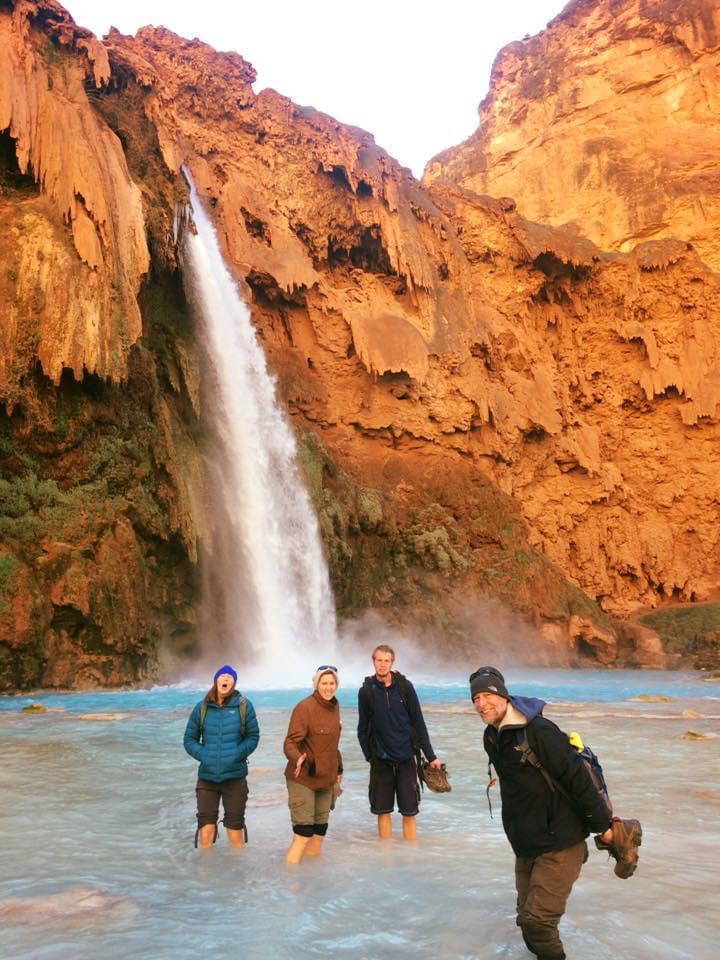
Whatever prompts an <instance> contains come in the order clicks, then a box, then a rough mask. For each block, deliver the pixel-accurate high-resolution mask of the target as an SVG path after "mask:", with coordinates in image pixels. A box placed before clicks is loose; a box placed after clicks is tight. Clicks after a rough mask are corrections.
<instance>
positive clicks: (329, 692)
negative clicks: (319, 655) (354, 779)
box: [283, 663, 342, 863]
mask: <svg viewBox="0 0 720 960" xmlns="http://www.w3.org/2000/svg"><path fill="white" fill-rule="evenodd" d="M338 683H339V681H338V674H337V667H332V666H330V664H327V663H326V664H323V665H322V666H321V667H318V668H317V670H316V671H315V674H314V676H313V689H314V692H313V693H312V694H311V695H310V696H309V697H305V699H304V700H301V701H300V703H298V704H297V705H296V706H295V709H294V710H293V712H292V716H291V717H290V724H289V726H288V732H287V736H286V737H285V743H284V745H283V749H284V750H285V756H286V757H287V758H288V763H287V767H286V768H285V780H286V782H287V788H288V806H289V807H290V819H291V821H292V828H293V840H292V843H291V844H290V847H289V848H288V852H287V855H286V857H285V862H286V863H300V861H301V860H302V858H303V856H304V855H305V854H307V855H308V856H317V855H318V854H319V853H320V849H321V847H322V843H323V840H324V838H325V834H326V833H327V828H328V820H329V819H330V810H331V808H332V805H333V796H334V794H335V792H336V785H337V784H339V783H340V781H341V780H342V757H341V756H340V751H339V750H338V744H339V742H340V728H341V724H340V704H339V703H338V701H337V697H336V696H335V691H336V690H337V688H338Z"/></svg>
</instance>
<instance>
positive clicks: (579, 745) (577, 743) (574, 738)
mask: <svg viewBox="0 0 720 960" xmlns="http://www.w3.org/2000/svg"><path fill="white" fill-rule="evenodd" d="M568 740H569V741H570V743H571V744H572V746H573V747H575V749H576V750H577V752H578V753H581V752H582V750H583V749H584V748H585V744H584V743H583V742H582V737H581V736H580V734H579V733H577V732H576V731H575V730H573V731H572V733H570V734H568Z"/></svg>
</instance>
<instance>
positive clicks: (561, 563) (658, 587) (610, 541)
mask: <svg viewBox="0 0 720 960" xmlns="http://www.w3.org/2000/svg"><path fill="white" fill-rule="evenodd" d="M576 6H577V10H576V12H575V14H573V16H575V17H577V18H580V19H579V23H580V26H579V27H578V29H581V28H582V23H583V22H584V21H582V18H581V13H582V10H583V9H584V8H583V7H582V6H581V5H576ZM616 6H617V5H616ZM588 15H589V14H588ZM563 16H564V17H566V18H567V17H568V16H569V14H568V12H567V11H566V14H564V15H563ZM561 19H562V18H561ZM0 38H1V40H2V47H1V48H0V49H2V50H3V51H4V50H7V51H8V57H7V58H3V61H2V62H3V64H7V65H8V66H4V67H3V68H2V71H1V72H0V107H1V108H2V110H0V131H2V129H3V118H5V120H4V122H5V127H4V129H5V133H4V134H1V135H2V136H3V137H4V139H3V151H4V154H3V157H4V160H3V162H4V166H5V169H6V171H7V172H6V182H7V186H6V188H5V189H4V190H3V193H2V194H1V195H0V206H2V208H3V214H4V215H3V217H2V219H1V221H0V224H1V225H0V231H2V232H1V233H0V244H2V249H3V252H4V254H6V256H7V257H8V258H9V259H8V260H7V263H8V270H7V271H6V275H5V278H2V279H0V283H3V282H4V283H11V284H12V285H13V286H12V287H8V288H7V289H6V290H5V291H4V296H5V299H4V300H3V308H2V314H0V341H1V342H2V344H3V353H2V356H3V358H4V362H3V361H0V373H2V377H1V378H0V388H1V389H2V399H3V400H4V402H5V404H6V411H7V413H6V415H5V419H4V421H3V422H2V423H0V427H2V428H3V431H4V433H3V434H0V441H2V440H3V436H5V438H6V439H5V441H4V446H3V444H2V443H0V466H2V467H3V476H4V477H6V479H4V480H3V481H2V482H3V483H4V484H5V486H4V487H2V488H0V507H2V508H3V509H4V511H5V515H6V516H5V521H4V522H3V519H2V515H0V533H2V534H3V535H4V545H0V587H3V585H4V588H5V593H4V594H3V593H1V592H0V601H2V603H3V604H4V606H2V605H0V666H2V663H4V662H6V661H8V662H9V661H10V660H12V661H13V662H18V657H19V656H20V654H19V653H18V651H19V650H20V651H24V652H25V655H26V656H25V660H24V661H23V663H25V664H27V663H30V661H31V660H32V659H33V658H34V661H33V662H36V666H35V667H32V666H30V667H27V669H25V667H23V669H24V670H25V673H22V671H21V673H22V676H21V673H18V670H17V669H16V670H15V673H14V674H13V673H12V671H11V670H10V668H8V670H9V672H8V673H7V674H6V675H7V676H11V677H14V678H15V679H14V680H11V681H9V683H10V685H12V684H13V683H14V684H15V685H16V686H17V685H22V684H23V683H24V684H25V685H28V684H30V685H32V682H33V681H34V682H36V683H40V682H42V683H45V684H52V683H58V684H62V683H67V682H69V678H70V675H71V672H72V664H73V663H75V664H77V663H81V662H82V663H84V664H85V665H86V667H87V670H88V671H90V673H89V674H88V676H90V675H91V676H92V677H94V678H95V680H96V682H117V680H118V678H122V677H123V676H125V677H126V678H130V679H132V678H134V677H136V676H137V675H140V674H141V673H142V671H143V670H144V671H148V670H152V669H153V667H152V663H151V662H146V661H147V659H148V658H147V656H145V660H144V661H143V665H142V670H141V668H140V667H139V666H137V662H138V658H139V659H140V660H142V657H143V655H142V651H143V650H146V651H147V650H154V649H155V648H156V647H157V644H158V641H159V638H160V637H164V638H165V642H166V644H167V643H169V644H170V645H171V646H172V645H173V644H175V645H176V646H183V645H186V644H187V643H188V642H191V641H188V639H187V638H188V637H192V632H193V622H194V621H195V619H196V614H195V613H194V606H195V605H196V603H197V592H196V588H195V584H194V577H195V574H194V570H195V569H196V567H195V562H196V549H197V539H198V537H200V539H202V530H201V529H200V528H201V518H198V517H197V516H195V515H194V513H193V508H192V498H191V496H190V491H191V488H192V487H193V485H194V484H195V483H196V481H197V478H198V477H199V470H200V466H199V461H198V457H197V454H196V453H195V452H194V445H193V444H194V441H193V434H194V430H195V427H196V423H197V417H198V415H200V417H201V418H202V416H203V412H202V410H201V405H200V401H199V399H198V373H197V370H198V357H197V353H196V350H195V347H194V343H193V335H192V325H191V323H190V322H189V318H188V316H187V305H186V304H185V302H184V297H183V295H182V291H181V287H180V285H179V281H178V277H179V271H180V270H181V258H180V259H178V256H177V251H176V250H175V248H174V240H173V222H174V218H175V215H176V210H177V205H178V203H179V204H180V205H182V204H184V203H186V202H187V194H186V191H185V188H184V184H183V181H182V177H181V175H180V167H181V165H183V164H185V165H186V166H187V168H188V169H189V170H190V171H191V173H192V175H193V177H194V179H195V181H196V183H197V184H198V186H199V189H200V191H201V193H202V195H203V197H204V198H205V200H206V202H207V203H208V205H209V208H210V209H211V211H212V212H213V215H214V217H215V219H216V222H217V224H218V227H219V228H220V236H221V240H222V242H223V244H224V246H225V249H226V254H227V257H228V261H229V263H230V264H231V266H232V268H233V270H234V271H235V274H236V276H237V277H238V279H239V280H241V281H242V282H244V283H246V284H247V289H248V290H249V292H250V295H251V298H252V309H253V317H254V320H255V323H256V326H257V328H258V332H259V335H260V336H261V338H262V340H263V343H264V346H265V349H266V353H267V355H268V358H269V362H270V364H271V366H272V367H273V369H274V370H275V371H276V372H277V373H278V375H279V387H280V391H281V394H282V396H283V398H284V399H285V400H286V402H287V404H288V408H289V410H290V412H291V414H292V415H293V418H294V421H295V424H296V426H297V429H298V432H299V435H300V436H301V457H302V460H303V464H304V466H305V469H306V474H307V476H308V479H309V483H310V486H311V489H312V492H313V495H314V498H315V501H316V504H317V505H318V509H319V511H320V518H321V526H322V528H323V533H324V535H325V540H326V545H327V548H328V554H329V560H330V565H331V572H332V575H333V581H334V585H335V588H336V594H337V597H338V604H339V607H340V610H341V612H344V613H346V614H350V613H358V612H360V611H361V610H362V609H363V608H364V607H367V606H372V607H375V608H380V609H381V610H384V611H385V613H386V615H387V616H388V617H391V618H395V619H396V620H397V621H399V622H401V623H405V624H413V623H414V624H416V625H417V624H418V623H419V622H421V621H422V622H424V623H426V624H429V625H430V627H431V628H432V631H433V632H434V634H435V637H436V638H437V637H439V638H440V642H442V643H444V644H445V645H446V647H447V648H449V649H455V650H457V651H460V650H463V649H467V650H471V649H476V648H477V645H478V643H479V642H480V643H485V644H491V643H492V640H493V637H492V633H493V630H492V624H491V623H490V620H489V618H488V617H487V611H488V606H487V603H488V602H490V601H493V602H495V601H500V602H502V603H505V604H507V605H509V606H510V607H511V608H512V609H515V610H516V611H518V612H519V613H520V614H522V616H523V617H524V618H525V619H528V620H530V621H532V622H533V623H534V624H535V629H536V631H537V633H536V637H537V639H536V640H535V641H534V642H535V650H534V652H533V653H532V654H531V656H532V657H533V658H534V659H535V661H536V662H559V663H567V662H571V661H574V660H576V659H577V657H578V655H581V654H584V655H588V656H594V657H596V658H597V659H599V660H600V661H601V662H603V663H616V664H617V663H627V662H629V663H654V664H661V663H663V662H664V660H663V659H662V657H661V656H660V655H659V650H658V645H657V642H656V641H655V640H654V639H653V637H652V636H651V635H647V634H641V633H638V632H637V631H636V632H635V633H633V634H632V635H630V634H628V635H626V636H623V634H622V632H621V631H619V628H618V624H617V623H613V622H612V621H611V620H610V619H609V618H608V617H607V616H606V615H604V614H602V613H601V612H600V610H599V609H598V608H597V607H594V606H593V603H592V602H591V601H594V600H597V601H599V603H600V604H601V605H602V607H603V608H604V610H605V611H606V612H609V613H614V614H619V613H624V612H627V611H630V610H631V609H633V608H635V607H637V606H640V605H645V606H655V605H656V604H658V603H662V602H663V601H665V600H666V599H667V598H670V597H678V598H682V599H685V600H699V599H704V598H707V597H709V596H710V595H711V593H712V591H713V590H714V589H716V587H717V584H718V576H719V574H720V570H719V569H718V561H717V557H718V537H719V536H720V534H718V530H717V524H716V523H715V522H714V521H715V514H714V511H716V510H717V502H718V499H719V497H720V490H719V489H718V485H719V482H720V481H718V470H717V467H716V462H717V455H716V453H715V451H716V450H717V440H718V425H717V419H716V413H717V399H718V392H717V390H718V384H719V383H720V378H718V372H717V371H718V357H717V347H716V344H717V343H718V334H719V333H720V330H719V329H718V326H719V325H720V319H719V318H720V313H719V312H718V305H719V299H720V290H719V289H718V280H717V275H716V274H714V273H713V272H711V270H710V269H709V268H708V267H707V266H706V265H704V264H703V263H702V261H701V260H700V259H699V258H698V256H697V254H696V253H695V252H694V251H693V249H692V248H691V247H690V246H689V244H688V243H687V242H685V241H684V239H679V240H676V241H671V240H666V241H660V242H653V243H645V244H642V245H640V246H639V247H637V248H636V249H635V250H634V251H633V252H632V253H627V254H617V253H616V254H606V253H602V252H601V250H600V249H599V248H598V247H597V246H595V245H594V244H593V243H592V242H591V241H590V240H586V239H583V238H581V237H579V236H578V235H577V233H571V232H569V231H562V230H558V229H554V228H552V227H549V226H542V225H539V224H536V223H533V222H531V221H529V220H526V219H524V217H523V216H521V215H520V214H519V213H518V212H517V211H516V209H515V205H514V203H513V202H512V201H507V200H502V201H498V200H492V199H490V198H489V197H487V196H481V195H478V194H477V193H475V192H472V191H471V190H470V189H467V187H466V186H465V185H464V184H463V183H459V182H453V179H452V177H450V176H445V177H444V178H443V179H440V180H433V182H432V184H431V185H430V189H429V190H428V189H423V187H421V186H420V185H419V184H418V183H416V182H415V181H414V180H413V179H412V178H411V177H410V176H409V175H408V174H407V172H406V171H404V170H402V169H401V168H399V167H397V165H396V164H395V163H394V162H393V161H392V160H391V159H390V158H389V157H388V156H387V154H385V153H384V151H382V150H381V149H380V148H378V147H377V146H376V145H375V143H374V141H373V139H372V137H371V136H370V135H369V134H366V133H364V132H363V131H360V130H357V129H354V128H349V127H345V126H343V125H341V124H338V123H336V122H335V121H333V120H332V119H331V118H329V117H327V116H324V115H322V114H319V113H317V112H315V111H313V110H310V109H307V108H300V107H297V106H295V105H294V104H293V103H292V102H291V101H289V100H287V99H286V98H284V97H282V96H280V95H279V94H276V93H274V92H273V91H264V92H263V93H261V94H259V95H256V94H255V93H254V92H253V90H252V83H253V81H254V71H253V70H252V67H251V66H250V65H249V64H247V63H246V62H245V61H243V60H242V58H241V57H239V56H238V55H236V54H221V53H217V52H215V51H213V50H211V49H210V48H209V47H207V46H205V45H203V44H201V43H199V42H197V41H186V40H182V39H181V38H179V37H177V36H175V35H174V34H172V33H171V32H169V31H167V30H163V29H149V28H148V29H144V30H141V31H140V32H139V33H138V35H137V36H136V37H135V38H131V37H124V36H121V35H120V34H118V33H117V32H113V33H112V34H110V35H109V36H108V37H107V38H106V39H105V40H104V41H103V43H102V44H100V43H99V42H98V41H96V40H95V39H94V38H92V37H91V36H90V35H89V34H88V33H87V31H83V30H80V29H78V28H76V27H75V26H74V25H73V24H72V23H71V21H70V20H69V18H68V17H67V15H66V14H64V12H63V11H62V9H61V8H60V7H58V6H57V5H56V4H55V3H53V2H51V0H45V2H39V3H30V2H21V3H20V2H18V3H15V4H11V5H10V7H9V8H8V7H7V6H0ZM23 78H25V79H23ZM28 78H30V79H31V80H32V83H30V82H29V81H28ZM71 80H72V84H71V85H69V84H70V81H71ZM63 84H65V86H63ZM28 91H30V93H28ZM32 91H35V93H32ZM61 94H62V95H61ZM23 97H25V99H23ZM33 97H34V98H35V99H33ZM56 101H57V102H56ZM28 103H31V104H32V106H31V107H28ZM3 105H6V106H3ZM8 105H9V106H8ZM3 110H4V111H5V112H2V111H3ZM61 110H62V111H69V113H70V114H71V117H70V118H69V119H67V120H64V119H62V117H64V116H65V115H64V113H63V114H60V113H59V111H61ZM59 117H60V118H61V119H60V120H59V119H58V118H59ZM59 123H62V127H61V128H60V129H67V130H68V131H70V133H71V136H69V137H67V138H65V137H63V136H61V135H60V134H59V133H57V131H58V129H59V128H58V124H59ZM53 130H55V131H56V132H55V134H54V135H53V137H52V138H51V139H52V142H53V151H52V152H51V154H50V155H49V156H50V158H51V159H47V157H48V154H47V152H46V151H44V150H43V151H38V149H37V148H36V147H35V146H33V145H34V144H38V143H42V142H43V137H47V136H49V133H48V131H53ZM79 130H81V131H83V133H82V134H81V133H79V132H78V131H79ZM464 149H465V151H466V153H465V156H469V153H468V150H469V148H468V147H467V146H466V147H465V148H464ZM34 150H35V151H36V152H33V151H34ZM33 158H35V159H33ZM41 158H42V159H41ZM463 162H464V161H463ZM468 163H469V161H468ZM98 170H102V172H103V175H102V177H100V178H99V177H98ZM43 171H46V172H45V173H43ZM47 171H50V172H47ZM456 179H457V180H460V179H461V178H456ZM472 185H474V184H472ZM503 192H505V191H503ZM523 212H524V211H523ZM18 238H20V242H19V243H18ZM89 251H95V252H94V254H92V255H91V252H89ZM148 251H149V259H148ZM13 258H15V259H13ZM37 264H40V265H41V266H40V267H38V266H37ZM23 271H24V272H23ZM143 276H144V279H143ZM18 277H22V278H24V280H23V282H18V281H17V278H18ZM2 292H3V291H0V293H2ZM73 305H74V306H73ZM28 329H30V330H31V331H33V333H32V336H27V331H28ZM36 360H37V361H39V362H40V365H41V366H40V368H36V367H35V362H36ZM63 369H64V370H66V371H67V372H66V374H65V375H64V377H61V373H62V370H63ZM92 375H99V377H100V380H98V379H93V377H92ZM48 378H49V379H48ZM58 382H59V386H58ZM71 400H72V403H71V402H70V401H71ZM119 411H122V412H121V413H119ZM59 417H60V418H61V426H62V423H63V422H64V424H65V426H64V433H63V430H62V429H60V430H59V429H58V418H59ZM62 418H65V419H64V421H62ZM95 427H97V429H99V431H100V436H97V435H96V433H95V429H94V428H95ZM28 458H30V461H31V462H32V467H33V469H32V471H31V473H32V476H33V477H34V478H35V479H34V481H33V482H34V486H32V484H31V486H32V489H31V490H27V489H25V487H27V483H28V481H27V476H28V475H29V474H28V471H27V469H26V467H27V463H28V462H29V461H28ZM68 471H69V474H68ZM43 484H46V486H44V487H43V486H42V485H43ZM48 484H49V486H48ZM53 484H55V486H54V487H53ZM23 485H24V486H23ZM21 487H22V489H21ZM23 497H24V498H25V501H26V502H27V504H28V505H29V506H28V507H27V508H26V507H25V506H24V501H23V499H22V498H23ZM98 499H99V500H101V501H102V503H107V506H105V507H103V509H100V508H98V507H97V501H98ZM3 505H4V506H3ZM8 511H9V512H8ZM31 518H32V521H33V523H30V519H31ZM28 524H29V526H28ZM33 524H34V526H33ZM32 530H34V531H35V533H34V534H32V532H31V531H32ZM21 535H22V536H21ZM33 536H34V537H35V539H32V538H33ZM23 537H24V539H23ZM108 538H110V539H108ZM113 544H114V545H115V546H113ZM113 555H117V556H119V557H120V558H121V562H120V563H119V564H117V563H116V564H115V565H114V566H113V564H112V563H111V562H110V558H111V557H112V556H113ZM3 563H4V568H3ZM3 569H5V573H3ZM3 577H4V580H3ZM564 577H565V578H569V582H568V580H567V579H564ZM3 596H5V599H3ZM588 598H590V599H588ZM125 608H127V610H128V611H129V614H130V615H129V616H123V612H124V610H125ZM531 642H532V641H531ZM3 644H4V647H3ZM7 651H10V653H8V652H7ZM58 652H61V653H62V656H58ZM120 653H122V656H125V657H126V661H123V664H124V665H122V666H121V667H120V668H118V670H116V671H115V672H113V670H112V669H111V667H108V666H107V665H108V664H109V663H110V664H111V663H112V662H113V658H114V657H115V658H117V656H118V655H120ZM63 657H64V660H63ZM73 658H74V659H73ZM93 658H95V659H93ZM103 658H104V659H103ZM133 658H135V659H133ZM151 659H152V658H150V660H151ZM60 660H62V662H63V663H64V664H65V665H66V666H65V668H64V672H63V671H62V670H61V671H60V673H58V668H57V666H56V664H57V663H58V662H59V661H60ZM133 664H134V666H133ZM68 665H69V666H68ZM13 669H14V668H13ZM93 671H95V672H94V673H93ZM133 671H135V672H133Z"/></svg>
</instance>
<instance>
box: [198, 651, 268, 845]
mask: <svg viewBox="0 0 720 960" xmlns="http://www.w3.org/2000/svg"><path fill="white" fill-rule="evenodd" d="M236 683H237V673H236V672H235V671H234V670H233V668H232V667H230V666H228V665H227V664H226V665H225V666H223V667H220V669H219V670H218V671H217V672H216V674H215V676H214V677H213V685H212V687H211V688H210V690H208V692H207V693H206V694H205V697H204V698H203V699H202V700H201V701H200V703H196V704H195V706H194V707H193V711H192V713H191V714H190V719H189V720H188V722H187V726H186V728H185V739H184V744H185V749H186V750H187V752H188V753H189V754H190V756H191V757H194V758H195V760H198V761H199V762H200V769H199V770H198V782H197V786H196V788H195V795H196V797H197V823H198V826H197V831H196V833H195V846H196V847H197V846H199V847H201V848H202V849H208V848H209V847H211V846H212V845H213V844H214V843H215V841H216V840H217V821H218V813H219V810H220V801H221V800H222V805H223V812H224V817H223V825H224V827H225V832H226V833H227V837H228V840H229V841H230V843H231V844H232V846H233V847H242V846H243V844H244V843H245V841H246V840H247V829H246V827H245V807H246V805H247V798H248V786H247V774H248V763H247V758H248V757H249V756H250V754H251V753H252V752H253V750H254V749H255V748H256V747H257V745H258V741H259V740H260V728H259V727H258V722H257V717H256V716H255V710H254V708H253V705H252V703H250V701H249V700H248V699H247V698H246V697H243V696H242V694H241V693H240V691H239V690H236V689H235V684H236Z"/></svg>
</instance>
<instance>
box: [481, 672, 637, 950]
mask: <svg viewBox="0 0 720 960" xmlns="http://www.w3.org/2000/svg"><path fill="white" fill-rule="evenodd" d="M470 696H471V698H472V702H473V704H474V706H475V709H476V710H477V712H478V713H479V714H480V717H481V718H482V719H483V720H484V721H485V723H486V724H487V727H486V728H485V735H484V739H483V743H484V746H485V750H486V752H487V754H488V757H489V758H490V763H491V764H492V765H493V767H494V768H495V771H496V773H497V776H498V778H499V780H500V793H501V796H502V820H503V827H504V829H505V833H506V835H507V838H508V840H509V841H510V845H511V846H512V848H513V851H514V852H515V885H516V889H517V924H518V926H519V927H520V929H521V931H522V935H523V940H524V941H525V945H526V946H527V948H528V950H530V952H531V953H534V954H535V955H536V956H537V957H538V958H540V960H563V958H564V957H565V952H564V950H563V945H562V941H561V940H560V936H559V934H558V925H559V923H560V918H561V917H562V915H563V913H564V912H565V905H566V903H567V899H568V897H569V896H570V891H571V890H572V887H573V884H574V883H575V881H576V880H577V878H578V877H579V876H580V870H581V868H582V865H583V863H584V862H585V861H586V860H587V856H588V851H587V845H586V843H585V838H586V837H587V836H588V834H589V833H590V832H591V831H592V832H595V833H598V834H601V835H602V837H601V839H602V842H603V843H605V844H608V845H609V844H611V843H612V841H613V826H612V819H611V815H610V813H609V812H608V808H607V806H606V804H605V802H604V800H603V799H602V797H601V796H600V794H599V793H598V791H597V789H596V787H595V784H594V783H593V781H592V778H591V777H590V774H589V773H588V770H587V768H586V766H585V764H584V763H583V761H582V760H581V759H580V756H579V754H578V753H577V751H576V750H575V749H574V748H573V747H572V746H571V745H570V743H569V741H568V738H567V735H566V734H564V733H563V732H562V731H561V730H559V729H558V727H556V726H555V724H554V723H552V722H551V721H550V720H546V719H545V717H543V716H542V709H543V707H544V706H545V703H544V701H542V700H538V699H535V698H534V697H514V696H510V694H509V693H508V691H507V689H506V687H505V681H504V679H503V675H502V674H501V673H500V672H499V671H498V670H496V669H495V668H494V667H481V668H480V669H479V670H476V671H475V673H473V674H472V676H471V677H470ZM524 736H526V737H527V740H528V741H530V743H531V747H532V751H533V753H534V757H535V758H536V759H537V761H539V763H540V764H541V765H542V767H543V768H544V771H545V772H547V774H549V778H546V777H545V776H544V773H543V771H541V770H540V769H538V767H537V766H535V765H533V763H532V762H528V760H527V753H524V752H523V747H522V746H521V744H522V742H523V739H524ZM552 781H555V782H556V783H557V784H559V785H560V788H561V789H557V788H554V787H553V785H552ZM622 822H623V821H620V823H622ZM625 822H629V821H625Z"/></svg>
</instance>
